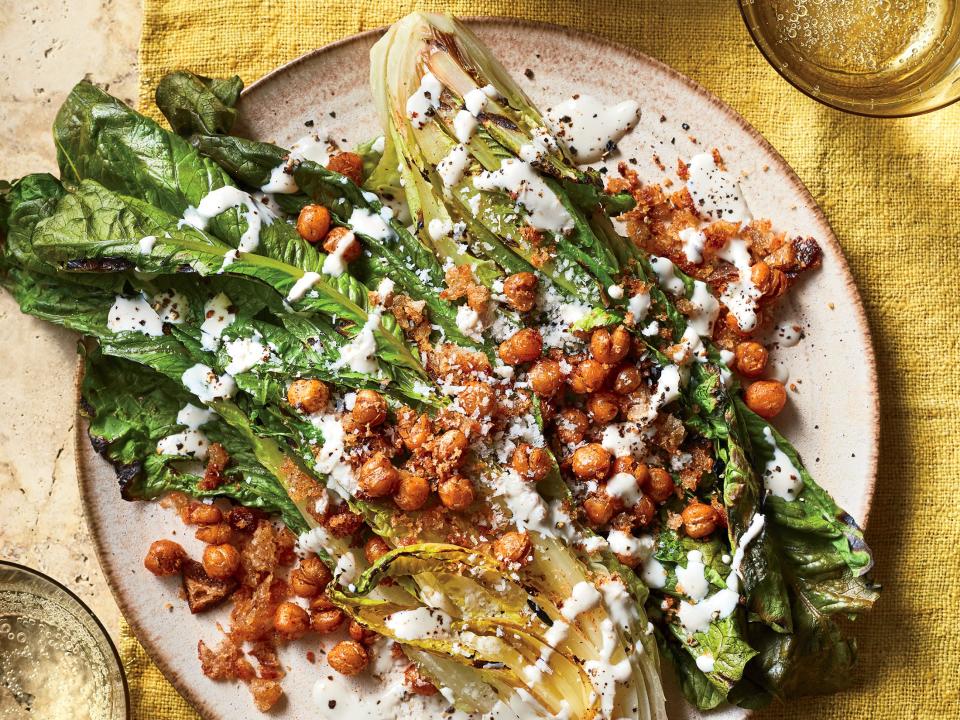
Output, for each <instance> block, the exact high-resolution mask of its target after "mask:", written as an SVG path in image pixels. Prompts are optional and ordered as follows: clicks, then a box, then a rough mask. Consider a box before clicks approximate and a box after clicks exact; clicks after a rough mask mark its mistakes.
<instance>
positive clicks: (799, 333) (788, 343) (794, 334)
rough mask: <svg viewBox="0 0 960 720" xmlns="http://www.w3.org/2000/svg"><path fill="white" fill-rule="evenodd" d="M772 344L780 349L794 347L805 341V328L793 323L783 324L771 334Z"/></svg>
mask: <svg viewBox="0 0 960 720" xmlns="http://www.w3.org/2000/svg"><path fill="white" fill-rule="evenodd" d="M769 338H770V341H771V342H775V343H777V345H779V346H780V347H794V346H796V345H798V344H799V343H800V341H801V340H802V339H803V328H802V327H801V326H800V325H797V324H796V323H792V322H783V323H780V324H779V325H777V326H776V327H775V328H773V330H772V331H771V332H770V333H769Z"/></svg>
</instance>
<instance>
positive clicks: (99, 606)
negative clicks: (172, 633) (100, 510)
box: [0, 0, 141, 635]
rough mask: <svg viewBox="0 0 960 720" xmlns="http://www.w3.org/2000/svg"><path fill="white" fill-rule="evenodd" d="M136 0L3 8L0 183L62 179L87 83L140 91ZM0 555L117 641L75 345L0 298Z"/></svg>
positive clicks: (55, 1)
mask: <svg viewBox="0 0 960 720" xmlns="http://www.w3.org/2000/svg"><path fill="white" fill-rule="evenodd" d="M140 15H141V11H140V3H139V1H138V0H71V1H70V2H68V3H63V2H59V0H40V1H39V2H28V3H22V2H13V1H12V0H0V117H2V118H3V122H2V123H0V148H2V152H0V178H14V177H18V176H20V175H23V174H25V173H28V172H40V171H50V172H55V168H56V161H55V153H54V148H53V142H52V140H51V137H50V125H51V124H52V122H53V118H54V116H55V115H56V112H57V108H58V107H59V105H60V103H61V101H62V100H63V98H64V96H65V95H66V93H67V92H69V90H70V88H71V87H72V86H73V84H74V83H76V82H77V81H78V80H80V79H81V78H84V77H87V78H89V79H90V80H92V81H94V82H96V83H98V84H100V85H103V86H104V87H107V88H108V89H109V90H110V92H112V93H114V94H115V95H117V96H118V97H120V98H122V99H124V100H127V101H131V100H132V99H133V98H134V97H135V95H136V81H137V65H136V60H137V41H138V39H139V33H140ZM0 328H2V333H3V334H2V337H3V341H2V342H0V418H2V420H0V512H2V520H0V558H2V559H6V560H13V561H15V562H20V563H23V564H25V565H29V566H31V567H34V568H37V569H38V570H41V571H43V572H45V573H47V574H49V575H51V576H53V577H54V578H56V579H57V580H60V581H61V582H63V583H64V584H66V585H67V586H68V587H70V588H71V589H73V590H74V591H75V592H77V593H78V594H79V595H80V597H81V598H83V599H84V600H85V601H86V602H87V603H88V604H89V605H90V606H91V607H92V608H93V610H94V612H95V613H96V614H97V615H98V616H99V617H100V618H101V620H103V622H104V624H105V625H106V626H107V628H108V629H109V630H110V632H111V633H112V634H114V635H115V634H116V632H117V628H118V620H119V613H118V611H117V608H116V605H115V604H114V602H113V598H112V596H111V594H110V591H109V589H108V588H107V586H106V583H105V582H104V580H103V575H102V574H101V572H100V566H99V564H98V563H97V559H96V554H95V553H94V550H93V546H92V543H91V540H90V536H89V533H88V532H87V528H86V524H85V522H84V518H83V511H82V509H81V506H80V496H79V492H78V489H77V476H76V468H75V465H74V441H73V426H74V374H75V367H76V358H77V355H76V338H75V336H74V335H73V334H72V333H69V332H66V331H63V330H59V329H57V328H53V327H51V326H49V325H47V324H45V323H42V322H40V321H39V320H35V319H33V318H29V317H26V316H24V315H21V314H20V312H19V310H18V309H17V306H16V304H15V303H14V302H13V301H12V300H11V298H10V297H9V295H7V294H6V293H4V292H0Z"/></svg>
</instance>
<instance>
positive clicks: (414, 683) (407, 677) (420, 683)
mask: <svg viewBox="0 0 960 720" xmlns="http://www.w3.org/2000/svg"><path fill="white" fill-rule="evenodd" d="M403 684H404V685H405V686H406V688H407V690H409V691H410V692H412V693H413V694H414V695H423V696H425V697H429V696H431V695H436V694H437V686H436V685H434V684H433V683H432V682H430V681H429V680H427V679H426V678H425V677H424V676H423V675H421V674H420V671H419V670H418V669H417V666H416V665H414V664H413V663H410V664H409V665H407V669H406V670H404V671H403Z"/></svg>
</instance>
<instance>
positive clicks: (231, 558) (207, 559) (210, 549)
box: [203, 544, 240, 580]
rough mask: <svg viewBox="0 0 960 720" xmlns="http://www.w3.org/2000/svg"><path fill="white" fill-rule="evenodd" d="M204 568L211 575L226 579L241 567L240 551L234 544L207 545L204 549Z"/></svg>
mask: <svg viewBox="0 0 960 720" xmlns="http://www.w3.org/2000/svg"><path fill="white" fill-rule="evenodd" d="M203 569H204V571H206V573H207V575H209V576H210V577H213V578H218V579H219V580H225V579H227V578H228V577H231V576H232V575H234V574H235V573H236V572H237V570H239V569H240V553H239V552H238V551H237V549H236V548H235V547H234V546H233V545H228V544H223V545H207V547H205V548H204V549H203Z"/></svg>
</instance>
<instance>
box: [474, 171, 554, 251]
mask: <svg viewBox="0 0 960 720" xmlns="http://www.w3.org/2000/svg"><path fill="white" fill-rule="evenodd" d="M473 184H474V187H476V188H477V189H478V190H503V191H504V192H508V193H511V194H512V195H513V194H515V196H516V202H517V203H518V204H521V205H523V207H524V208H525V209H526V211H527V213H528V215H529V221H530V224H531V225H533V227H535V228H537V229H538V230H548V231H550V232H553V233H561V232H566V231H568V230H571V229H573V218H572V217H571V216H570V213H569V212H567V209H566V208H565V207H564V206H563V204H562V203H561V202H560V200H559V199H558V198H557V196H556V195H555V194H554V192H553V191H552V190H551V189H550V188H549V187H547V184H546V183H545V182H544V181H543V178H541V177H540V176H539V175H538V174H537V172H536V171H535V170H534V169H533V166H532V165H530V163H527V162H523V161H522V160H518V159H516V158H509V159H507V160H504V161H503V162H502V163H501V164H500V168H499V169H498V170H493V171H489V172H487V171H485V172H482V173H480V174H479V175H477V176H476V177H475V178H474V180H473Z"/></svg>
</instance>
